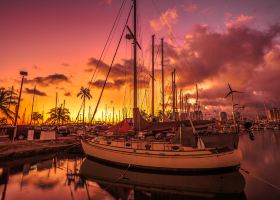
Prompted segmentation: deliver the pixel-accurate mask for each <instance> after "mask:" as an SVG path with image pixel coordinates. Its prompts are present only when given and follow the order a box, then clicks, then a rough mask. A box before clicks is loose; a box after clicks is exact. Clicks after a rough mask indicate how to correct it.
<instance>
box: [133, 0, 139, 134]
mask: <svg viewBox="0 0 280 200" xmlns="http://www.w3.org/2000/svg"><path fill="white" fill-rule="evenodd" d="M136 4H137V3H136V0H133V13H134V15H133V35H134V41H133V61H134V63H133V66H134V67H133V75H134V82H133V89H134V96H133V121H134V130H135V131H137V130H138V129H139V128H138V126H139V111H138V105H137V30H136V28H137V7H136V6H137V5H136Z"/></svg>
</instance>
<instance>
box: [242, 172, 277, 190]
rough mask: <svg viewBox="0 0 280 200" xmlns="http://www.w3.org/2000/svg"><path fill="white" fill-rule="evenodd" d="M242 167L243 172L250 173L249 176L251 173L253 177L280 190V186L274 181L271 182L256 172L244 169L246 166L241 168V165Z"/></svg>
mask: <svg viewBox="0 0 280 200" xmlns="http://www.w3.org/2000/svg"><path fill="white" fill-rule="evenodd" d="M240 169H241V170H242V171H243V172H245V173H246V174H248V175H249V176H250V175H251V177H253V178H255V179H257V180H259V181H260V182H262V183H264V184H266V185H269V186H271V187H273V188H274V189H276V190H278V191H280V187H279V186H277V185H274V184H273V183H271V182H269V181H267V180H265V179H264V178H262V177H260V176H257V175H255V174H252V173H250V172H249V171H248V170H246V169H244V168H241V167H240Z"/></svg>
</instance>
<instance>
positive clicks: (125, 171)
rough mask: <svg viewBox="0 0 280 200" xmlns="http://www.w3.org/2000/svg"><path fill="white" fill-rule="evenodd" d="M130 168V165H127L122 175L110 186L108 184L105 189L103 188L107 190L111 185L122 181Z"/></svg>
mask: <svg viewBox="0 0 280 200" xmlns="http://www.w3.org/2000/svg"><path fill="white" fill-rule="evenodd" d="M130 167H131V164H129V165H128V166H127V168H126V169H125V170H124V171H123V173H122V174H121V175H120V176H119V177H118V178H117V179H115V180H114V181H112V182H111V184H109V185H108V186H107V187H106V188H104V189H105V190H107V189H108V188H110V187H111V185H112V184H113V183H117V182H119V180H121V179H123V178H124V176H125V174H126V173H127V171H128V169H129V168H130Z"/></svg>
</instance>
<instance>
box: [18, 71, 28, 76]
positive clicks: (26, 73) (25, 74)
mask: <svg viewBox="0 0 280 200" xmlns="http://www.w3.org/2000/svg"><path fill="white" fill-rule="evenodd" d="M19 74H20V75H22V76H27V75H28V72H25V71H20V72H19Z"/></svg>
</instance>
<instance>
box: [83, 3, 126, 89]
mask: <svg viewBox="0 0 280 200" xmlns="http://www.w3.org/2000/svg"><path fill="white" fill-rule="evenodd" d="M126 1H127V0H123V2H122V5H121V7H120V9H119V11H118V14H117V17H116V18H115V21H114V23H113V27H112V28H111V30H110V33H109V35H108V37H107V40H106V42H105V45H104V47H103V49H102V52H101V55H100V57H99V60H98V62H97V64H96V67H95V70H94V73H93V75H92V77H91V79H90V82H89V84H88V88H90V86H91V84H90V83H91V82H92V81H93V78H94V76H95V73H96V71H97V68H98V67H99V64H100V62H101V60H102V57H103V55H104V52H105V50H106V47H107V46H108V42H109V40H110V38H111V35H112V33H113V31H114V29H115V27H116V24H117V21H118V19H119V18H120V15H121V12H122V9H123V7H124V5H125V3H126Z"/></svg>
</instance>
